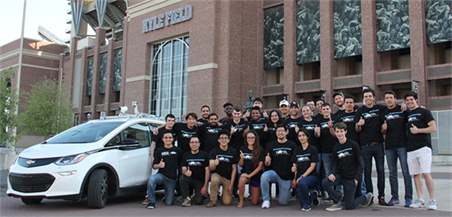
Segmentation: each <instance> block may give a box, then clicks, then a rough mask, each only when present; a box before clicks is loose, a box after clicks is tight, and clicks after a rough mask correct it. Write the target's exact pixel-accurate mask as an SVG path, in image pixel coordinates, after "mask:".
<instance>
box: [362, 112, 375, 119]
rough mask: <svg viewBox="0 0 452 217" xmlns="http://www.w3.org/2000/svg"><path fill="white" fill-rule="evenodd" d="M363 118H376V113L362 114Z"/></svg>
mask: <svg viewBox="0 0 452 217" xmlns="http://www.w3.org/2000/svg"><path fill="white" fill-rule="evenodd" d="M363 116H364V119H367V118H373V117H376V116H378V114H377V113H364V114H363Z"/></svg>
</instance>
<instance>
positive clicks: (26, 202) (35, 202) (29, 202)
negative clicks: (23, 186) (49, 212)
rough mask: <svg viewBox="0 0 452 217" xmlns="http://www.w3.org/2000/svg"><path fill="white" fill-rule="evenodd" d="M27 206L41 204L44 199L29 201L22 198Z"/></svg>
mask: <svg viewBox="0 0 452 217" xmlns="http://www.w3.org/2000/svg"><path fill="white" fill-rule="evenodd" d="M20 199H21V200H22V202H23V203H25V204H39V203H41V201H42V198H39V199H29V198H20Z"/></svg>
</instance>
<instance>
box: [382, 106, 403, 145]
mask: <svg viewBox="0 0 452 217" xmlns="http://www.w3.org/2000/svg"><path fill="white" fill-rule="evenodd" d="M407 114H408V111H405V112H403V111H402V109H401V107H400V106H399V105H396V107H395V108H393V109H389V108H388V107H386V108H384V109H383V110H382V111H381V114H380V118H381V124H384V122H385V121H386V124H387V125H388V129H387V130H386V141H385V148H386V149H389V150H391V149H397V148H403V147H406V122H407Z"/></svg>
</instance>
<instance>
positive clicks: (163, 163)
mask: <svg viewBox="0 0 452 217" xmlns="http://www.w3.org/2000/svg"><path fill="white" fill-rule="evenodd" d="M158 167H159V168H165V162H163V159H161V160H160V163H159V164H158Z"/></svg>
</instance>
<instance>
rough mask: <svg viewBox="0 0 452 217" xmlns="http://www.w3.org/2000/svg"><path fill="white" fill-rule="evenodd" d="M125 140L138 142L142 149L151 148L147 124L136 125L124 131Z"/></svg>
mask: <svg viewBox="0 0 452 217" xmlns="http://www.w3.org/2000/svg"><path fill="white" fill-rule="evenodd" d="M122 133H123V136H124V139H135V140H138V142H139V144H140V147H149V146H151V136H150V130H149V127H148V125H147V124H135V125H132V126H130V127H129V128H127V129H125V130H124V131H122Z"/></svg>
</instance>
